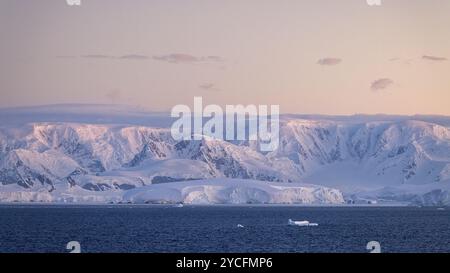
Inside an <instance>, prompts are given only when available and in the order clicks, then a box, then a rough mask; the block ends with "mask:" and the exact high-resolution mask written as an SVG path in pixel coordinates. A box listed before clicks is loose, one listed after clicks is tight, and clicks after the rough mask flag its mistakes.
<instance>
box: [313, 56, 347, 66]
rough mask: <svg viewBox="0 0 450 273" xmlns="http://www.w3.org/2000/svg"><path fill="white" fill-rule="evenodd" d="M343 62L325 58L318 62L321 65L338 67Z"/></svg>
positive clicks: (338, 59) (337, 59)
mask: <svg viewBox="0 0 450 273" xmlns="http://www.w3.org/2000/svg"><path fill="white" fill-rule="evenodd" d="M341 62H342V59H340V58H323V59H320V60H318V61H317V64H319V65H338V64H340V63H341Z"/></svg>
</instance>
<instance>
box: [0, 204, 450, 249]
mask: <svg viewBox="0 0 450 273" xmlns="http://www.w3.org/2000/svg"><path fill="white" fill-rule="evenodd" d="M289 218H291V219H294V220H309V221H310V222H314V223H318V224H319V226H316V227H298V226H289V225H288V224H287V222H288V219H289ZM238 224H241V225H243V226H244V227H243V228H239V227H237V225H238ZM69 241H78V242H79V243H80V245H81V251H82V252H368V250H366V245H367V243H368V242H369V241H378V242H379V243H380V245H381V251H382V252H450V209H448V208H447V209H446V210H438V209H436V208H410V207H299V206H289V207H288V206H210V207H207V206H204V207H203V206H184V207H182V208H175V207H172V206H155V205H148V206H136V205H130V206H128V205H113V206H57V205H51V206H47V205H35V206H28V205H5V206H0V252H68V250H66V244H67V243H68V242H69Z"/></svg>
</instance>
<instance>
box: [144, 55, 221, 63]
mask: <svg viewBox="0 0 450 273" xmlns="http://www.w3.org/2000/svg"><path fill="white" fill-rule="evenodd" d="M153 59H154V60H157V61H164V62H169V63H174V64H180V63H184V64H195V63H215V62H222V61H223V60H222V58H221V57H219V56H200V57H197V56H193V55H189V54H184V53H172V54H168V55H159V56H153Z"/></svg>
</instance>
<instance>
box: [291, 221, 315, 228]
mask: <svg viewBox="0 0 450 273" xmlns="http://www.w3.org/2000/svg"><path fill="white" fill-rule="evenodd" d="M288 224H289V225H290V226H301V227H312V226H318V225H319V224H317V223H310V222H309V221H292V219H289V220H288Z"/></svg>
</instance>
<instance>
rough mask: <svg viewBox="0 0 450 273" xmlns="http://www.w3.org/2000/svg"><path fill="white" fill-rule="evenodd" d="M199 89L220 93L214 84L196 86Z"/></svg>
mask: <svg viewBox="0 0 450 273" xmlns="http://www.w3.org/2000/svg"><path fill="white" fill-rule="evenodd" d="M198 87H199V88H200V89H203V90H207V91H220V89H219V88H217V86H216V85H215V84H214V83H204V84H200V85H199V86H198Z"/></svg>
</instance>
